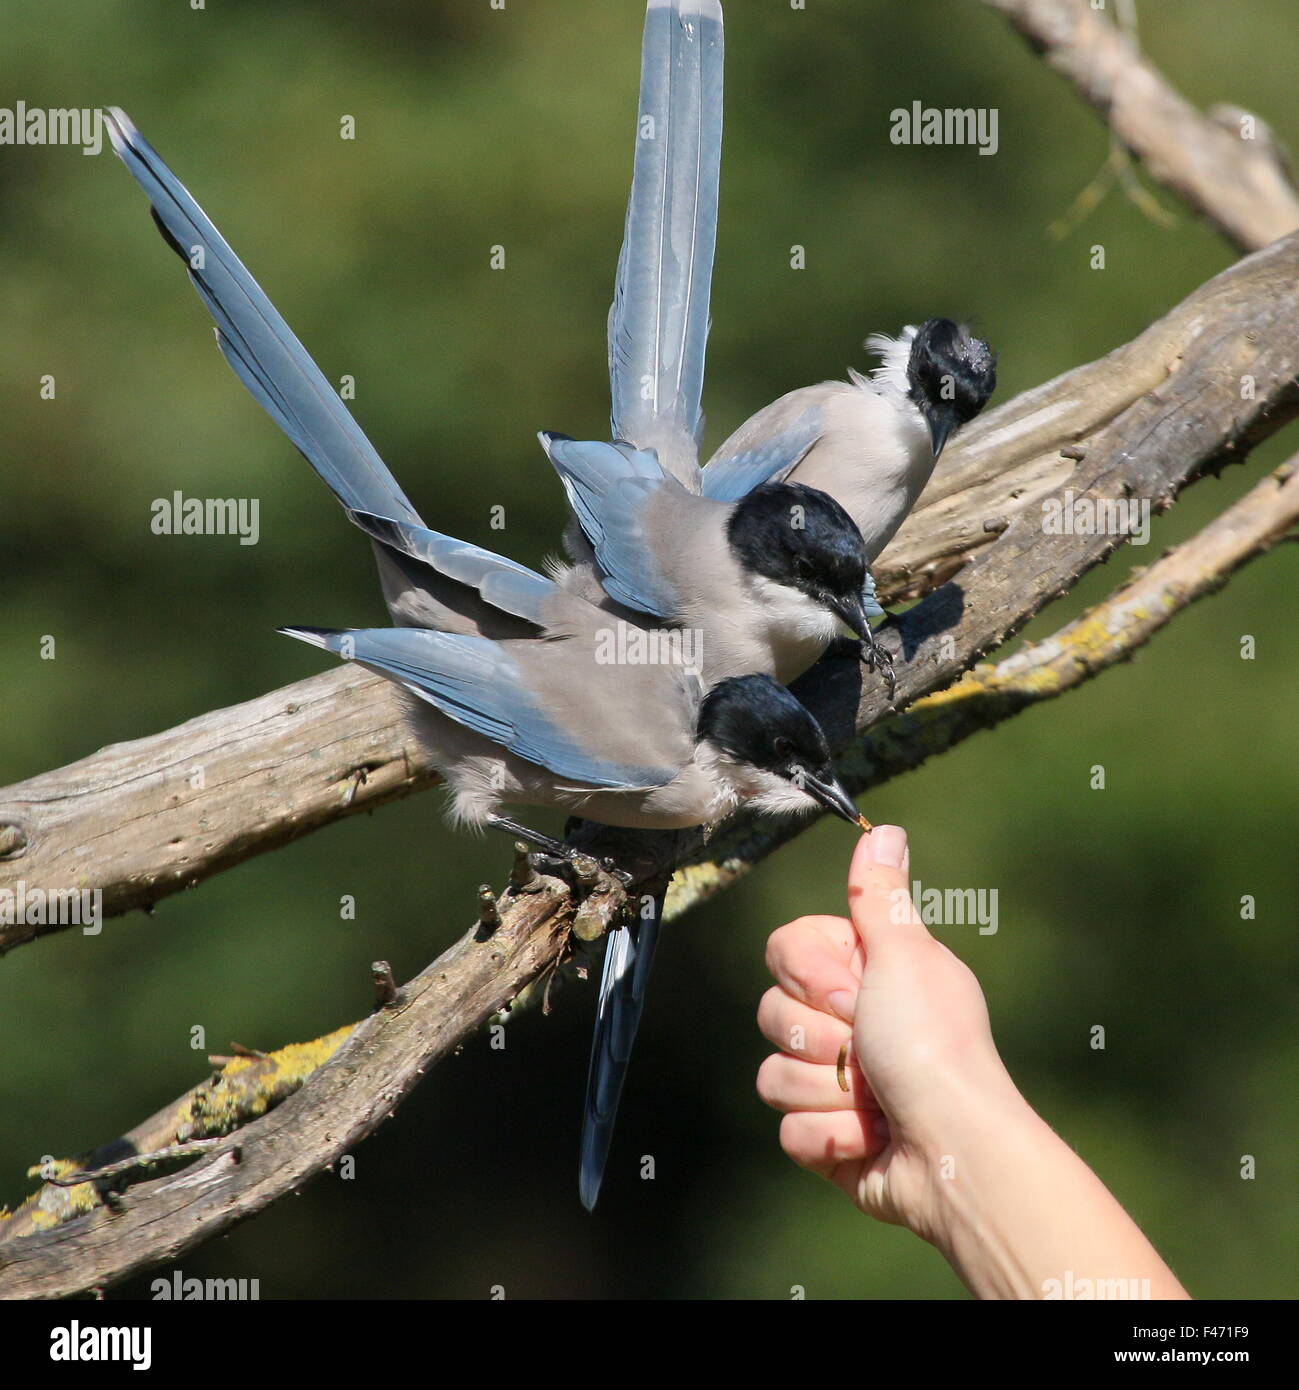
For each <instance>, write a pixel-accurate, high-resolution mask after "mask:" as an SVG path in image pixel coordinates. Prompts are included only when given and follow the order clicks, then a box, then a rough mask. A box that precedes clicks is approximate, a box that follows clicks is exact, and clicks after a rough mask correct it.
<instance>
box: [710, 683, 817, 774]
mask: <svg viewBox="0 0 1299 1390" xmlns="http://www.w3.org/2000/svg"><path fill="white" fill-rule="evenodd" d="M696 732H697V737H698V738H699V740H700V741H703V740H704V739H707V740H708V742H709V743H711V744H712V745H713V746H714V747H716V748H719V749H721V751H722V752H723V753H725V754H726V755H727V756H728V757H730V758H733V759H735V761H736V762H741V763H749V764H751V765H752V766H753V767H760V768H762V770H763V771H764V772H774V773H776V774H777V775H778V776H780V777H787V778H790V779H791V780H792V779H793V778H795V777H797V776H798V775H799V770H800V769H801V770H803V771H807V772H817V773H823V772H825V771H826V770H827V769H829V770H830V771H831V772H833V766H832V760H831V757H830V745H829V744H828V743H827V742H826V741H825V734H824V732H823V731H822V729H821V726H820V724H818V723H817V722H816V720H815V719H814V718H813V717H812V714H811V712H810V711H809V710H808V709H807V708H806V707H805V706H804V705H802V704H800V703H799V702H798V701H797V700H796V699H795V698H794V697H793V696H792V695H791V694H790V693H789V691H788V690H786V689H785V687H784V686H783V685H781V684H780V683H779V682H777V681H775V680H773V679H772V678H771V677H770V676H762V675H753V676H732V677H731V678H730V679H729V680H724V681H718V683H717V684H716V685H715V686H713V688H712V689H711V690H710V691H709V692H708V694H707V695H705V696H704V700H703V704H702V705H701V706H700V709H699V725H698V729H697V731H696Z"/></svg>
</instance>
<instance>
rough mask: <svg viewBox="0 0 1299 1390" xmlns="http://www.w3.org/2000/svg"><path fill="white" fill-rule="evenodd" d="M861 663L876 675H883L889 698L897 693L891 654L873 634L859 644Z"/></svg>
mask: <svg viewBox="0 0 1299 1390" xmlns="http://www.w3.org/2000/svg"><path fill="white" fill-rule="evenodd" d="M861 659H862V664H863V665H864V666H866V667H867V668H868V669H869V670H871V671H874V672H875V673H876V674H877V675H880V676H883V678H884V680H885V681H886V682H887V683H888V687H889V700H890V701H892V699H893V698H894V696H895V695H897V693H898V678H897V675H896V674H895V672H894V670H893V654H892V653H891V652H889V651H887V650H886V649H885V647H884V646H883V645H882V644H881V643H880V642H878V641H877V640H876V638H875V634H874V633H871V635H870V636H869V637H868V638H866V639H865V640H864V641H863V642H862V644H861Z"/></svg>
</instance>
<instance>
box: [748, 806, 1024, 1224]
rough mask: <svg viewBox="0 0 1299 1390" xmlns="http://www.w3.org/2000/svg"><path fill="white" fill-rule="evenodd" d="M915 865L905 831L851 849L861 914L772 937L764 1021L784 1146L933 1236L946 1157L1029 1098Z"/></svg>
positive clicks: (871, 1204) (772, 1099)
mask: <svg viewBox="0 0 1299 1390" xmlns="http://www.w3.org/2000/svg"><path fill="white" fill-rule="evenodd" d="M909 870H910V852H909V849H908V846H907V839H906V833H905V832H904V831H903V830H901V829H900V828H899V827H898V826H892V825H881V826H876V827H875V829H874V830H873V831H872V832H871V833H870V834H868V835H864V836H863V837H862V839H861V840H860V841H859V843H858V845H857V850H856V853H855V854H854V855H853V860H852V867H851V869H850V871H849V876H848V906H849V911H850V912H851V914H852V920H851V921H848V920H846V919H844V918H842V917H801V918H799V919H798V920H797V921H794V922H790V923H788V924H787V925H786V926H783V927H779V928H778V929H777V930H776V931H775V932H773V933H772V936H771V938H770V940H769V942H768V944H767V965H768V967H769V969H770V970H771V972H772V974H773V975H774V976H775V978H776V980H777V984H776V985H775V986H774V987H773V988H772V989H770V990H768V991H767V993H766V994H765V995H764V996H763V999H762V1003H761V1005H760V1007H759V1009H758V1023H759V1027H760V1028H761V1029H762V1032H763V1034H764V1035H765V1036H766V1037H767V1038H768V1039H769V1040H770V1041H771V1042H773V1043H775V1044H776V1046H777V1047H779V1048H780V1049H781V1051H780V1052H779V1053H776V1054H774V1055H773V1056H771V1057H768V1058H767V1059H766V1061H765V1062H763V1064H762V1067H761V1069H760V1071H759V1073H758V1093H759V1095H761V1096H762V1098H763V1100H765V1101H766V1102H767V1104H768V1105H771V1106H772V1107H773V1108H775V1109H777V1110H780V1111H783V1112H784V1115H785V1118H784V1120H783V1121H782V1122H781V1126H780V1143H781V1147H782V1148H783V1149H784V1150H785V1152H786V1153H787V1154H788V1155H789V1157H790V1158H792V1159H793V1160H794V1161H795V1162H796V1163H799V1164H801V1165H802V1166H803V1167H805V1168H809V1169H811V1170H812V1171H813V1172H816V1173H819V1174H821V1176H823V1177H825V1178H828V1179H829V1180H830V1181H832V1182H833V1183H835V1184H836V1185H837V1186H838V1187H840V1188H841V1189H842V1190H843V1191H844V1192H845V1193H847V1195H848V1196H849V1197H850V1198H851V1199H852V1200H853V1201H854V1202H855V1203H856V1204H857V1206H858V1207H860V1208H861V1210H862V1211H864V1212H866V1213H867V1214H868V1215H871V1216H875V1217H877V1218H879V1219H880V1220H883V1221H890V1222H895V1223H900V1224H902V1225H905V1226H908V1227H910V1228H911V1229H912V1230H914V1231H915V1232H916V1233H917V1234H919V1235H922V1236H924V1237H926V1238H927V1239H934V1238H935V1237H936V1235H937V1234H938V1227H939V1225H940V1222H941V1220H942V1215H943V1203H942V1198H941V1188H940V1186H939V1185H940V1183H941V1182H942V1177H943V1174H942V1171H941V1170H942V1165H943V1161H944V1157H945V1155H947V1154H949V1153H951V1152H952V1151H953V1149H954V1148H955V1147H957V1146H958V1144H959V1143H960V1142H962V1141H963V1139H964V1136H965V1133H966V1132H967V1130H968V1128H969V1126H971V1125H974V1126H977V1127H982V1126H984V1125H989V1124H997V1123H999V1122H1000V1120H1001V1119H1002V1118H1005V1119H1007V1120H1009V1119H1010V1118H1011V1117H1012V1116H1019V1115H1021V1114H1022V1113H1023V1112H1027V1111H1028V1107H1027V1104H1026V1103H1025V1102H1024V1100H1023V1099H1022V1097H1021V1096H1020V1095H1019V1093H1018V1091H1017V1090H1016V1089H1015V1086H1014V1083H1013V1082H1012V1081H1011V1079H1010V1076H1009V1074H1008V1073H1007V1072H1006V1069H1005V1067H1004V1066H1003V1064H1002V1062H1001V1058H1000V1057H999V1056H998V1055H997V1049H996V1046H995V1044H994V1043H993V1040H992V1032H991V1029H990V1026H989V1022H988V1011H987V1007H986V1005H985V1003H984V998H983V992H982V990H981V989H980V988H979V983H978V981H977V980H976V979H975V977H974V974H973V973H972V972H971V970H970V969H969V967H968V966H966V965H965V964H964V962H962V961H961V960H959V959H958V958H957V957H956V956H955V955H953V954H952V952H951V951H950V950H948V948H947V947H946V946H944V945H943V944H942V943H941V942H939V941H936V940H935V939H934V938H933V937H932V936H931V935H930V934H929V931H928V929H927V928H926V927H925V925H924V923H923V922H922V921H921V919H920V915H919V913H918V912H917V911H916V909H915V906H914V904H913V903H912V901H911V895H910V890H909V887H908V873H909ZM845 1045H847V1046H848V1050H849V1054H850V1056H849V1059H848V1061H847V1065H846V1066H845V1067H843V1068H842V1069H841V1068H840V1067H839V1065H838V1063H839V1060H840V1053H841V1049H842V1048H843V1047H844V1046H845ZM841 1077H842V1079H843V1080H846V1081H847V1083H848V1090H847V1091H844V1090H843V1088H842V1085H841ZM1030 1113H1031V1112H1030Z"/></svg>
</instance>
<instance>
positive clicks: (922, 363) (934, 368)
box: [907, 319, 997, 458]
mask: <svg viewBox="0 0 1299 1390" xmlns="http://www.w3.org/2000/svg"><path fill="white" fill-rule="evenodd" d="M907 386H908V390H907V395H908V397H909V398H910V399H911V400H912V401H913V402H914V403H915V404H916V406H917V407H918V408H919V410H920V413H921V414H922V415H923V416H924V417H925V423H926V424H927V425H928V426H929V437H930V441H931V443H932V445H933V450H934V457H935V458H937V457H938V455H939V454H941V453H942V451H943V445H944V444H945V443H946V442H947V438H948V436H949V435H950V434H951V433H952V432H953V431H954V430H956V429H959V428H960V426H961V425H964V424H965V423H966V422H967V421H969V420H973V419H974V417H975V416H976V415H977V414H978V413H979V411H981V410H982V409H983V407H984V406H985V405H987V403H988V400H989V398H990V397H991V396H992V393H993V391H995V390H996V389H997V357H996V354H995V353H994V352H993V351H992V349H991V348H990V347H989V346H988V345H987V343H985V342H984V341H983V339H982V338H975V337H973V336H971V334H970V333H969V332H968V330H966V329H964V328H962V327H961V326H960V325H959V324H955V323H953V322H952V321H951V319H927V320H926V321H925V322H924V323H922V324H921V325H920V327H919V328H918V329H917V330H916V336H915V337H914V338H913V339H912V341H911V357H910V359H909V360H908V362H907Z"/></svg>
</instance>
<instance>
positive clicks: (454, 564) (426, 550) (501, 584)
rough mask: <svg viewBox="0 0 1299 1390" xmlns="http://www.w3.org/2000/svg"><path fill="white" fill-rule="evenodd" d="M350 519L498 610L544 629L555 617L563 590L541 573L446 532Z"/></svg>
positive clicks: (358, 515) (353, 514)
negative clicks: (551, 606)
mask: <svg viewBox="0 0 1299 1390" xmlns="http://www.w3.org/2000/svg"><path fill="white" fill-rule="evenodd" d="M348 517H349V518H350V519H351V520H352V521H353V522H354V523H355V524H356V525H357V526H359V527H360V528H361V530H362V531H364V532H365V533H366V535H368V536H370V537H372V538H373V539H374V540H376V541H379V542H380V543H381V544H383V545H387V546H391V547H392V548H393V549H394V550H399V551H400V552H401V553H402V554H403V555H409V556H410V557H411V558H412V559H414V560H419V561H421V562H422V563H424V564H426V565H428V566H429V567H430V568H431V569H434V570H436V571H437V572H438V573H439V574H442V575H445V576H446V577H447V578H448V579H454V580H456V581H457V583H460V584H466V585H468V586H469V587H470V588H472V589H475V590H477V592H478V594H479V595H480V596H481V597H482V598H483V600H484V601H485V602H487V603H490V604H491V605H492V607H493V608H498V609H500V610H501V611H503V612H506V613H513V614H514V615H515V617H518V618H523V619H525V620H526V621H527V622H530V623H536V624H537V625H538V626H539V627H547V626H549V625H550V622H549V620H550V617H551V615H550V614H548V613H547V612H546V606H547V602H548V601H549V600H552V599H554V598H556V597H557V596H558V595H559V589H558V586H557V585H556V584H555V583H554V581H553V580H550V579H547V578H546V577H545V576H544V575H541V574H538V573H537V572H536V570H530V569H529V568H528V567H527V566H526V565H520V564H519V563H517V561H514V560H510V559H507V558H506V557H505V556H504V555H497V554H496V553H495V552H494V551H491V550H484V549H483V547H482V546H479V545H472V544H470V542H468V541H461V540H457V539H456V538H455V537H454V536H447V535H444V534H443V533H442V532H441V531H430V530H429V529H428V527H426V526H408V525H405V524H404V523H402V522H400V521H393V520H391V519H390V518H389V517H382V516H372V515H371V514H370V513H368V512H358V511H351V510H349V511H348Z"/></svg>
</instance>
